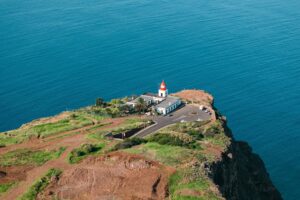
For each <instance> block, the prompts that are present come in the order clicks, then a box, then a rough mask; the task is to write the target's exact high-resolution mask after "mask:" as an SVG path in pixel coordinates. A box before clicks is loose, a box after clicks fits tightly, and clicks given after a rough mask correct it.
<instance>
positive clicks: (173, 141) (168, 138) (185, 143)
mask: <svg viewBox="0 0 300 200" xmlns="http://www.w3.org/2000/svg"><path fill="white" fill-rule="evenodd" d="M148 140H149V141H150V142H157V143H158V144H161V145H171V146H180V147H186V148H190V149H195V148H200V145H199V144H198V143H197V142H196V140H190V139H184V138H183V137H179V136H175V135H171V134H164V133H156V134H154V135H152V136H151V137H149V139H148Z"/></svg>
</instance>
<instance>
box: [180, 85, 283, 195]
mask: <svg viewBox="0 0 300 200" xmlns="http://www.w3.org/2000/svg"><path fill="white" fill-rule="evenodd" d="M177 96H180V97H182V98H183V99H185V100H187V101H190V102H193V103H196V104H201V105H205V106H208V107H210V108H211V110H213V111H214V115H213V118H214V119H215V120H217V119H219V120H221V121H222V122H223V123H222V126H223V128H224V131H225V134H226V136H227V137H229V138H230V140H231V142H230V145H229V146H228V147H227V148H226V150H225V151H224V152H222V153H221V157H220V158H219V159H217V160H216V161H215V162H211V163H206V165H205V168H206V170H207V172H208V175H209V176H210V177H211V178H212V179H213V181H214V183H215V184H216V185H218V187H219V190H220V192H221V193H222V195H223V196H224V197H225V198H226V199H229V200H280V199H282V197H281V195H280V193H279V191H278V190H277V189H276V188H275V186H274V185H273V183H272V181H271V179H270V177H269V174H268V172H267V170H266V168H265V165H264V162H263V161H262V159H261V158H260V157H259V155H257V154H255V153H253V152H252V149H251V147H250V146H249V144H248V143H247V142H243V141H236V140H235V139H234V137H233V134H232V132H231V130H230V128H229V127H228V126H227V123H226V118H225V117H224V116H222V115H221V114H220V113H219V112H218V110H217V109H216V108H215V107H214V99H213V97H212V96H211V95H209V94H207V93H206V92H204V91H200V90H185V91H182V92H179V93H178V94H177Z"/></svg>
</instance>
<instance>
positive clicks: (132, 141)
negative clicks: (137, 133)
mask: <svg viewBox="0 0 300 200" xmlns="http://www.w3.org/2000/svg"><path fill="white" fill-rule="evenodd" d="M146 142H147V140H145V139H142V138H137V137H133V138H127V139H125V140H124V141H123V142H120V143H118V144H116V145H115V147H114V148H113V150H120V149H128V148H131V147H133V146H136V145H140V144H142V143H146Z"/></svg>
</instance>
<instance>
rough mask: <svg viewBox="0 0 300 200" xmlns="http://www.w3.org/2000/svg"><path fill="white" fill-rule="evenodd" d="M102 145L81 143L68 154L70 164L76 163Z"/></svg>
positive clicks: (102, 145)
mask: <svg viewBox="0 0 300 200" xmlns="http://www.w3.org/2000/svg"><path fill="white" fill-rule="evenodd" d="M103 147H104V143H100V144H83V145H81V146H80V147H79V148H76V149H73V150H72V151H71V153H70V155H69V162H70V163H71V164H74V163H78V162H79V161H81V160H82V159H83V158H85V157H86V156H88V155H91V154H95V153H97V152H99V151H100V150H101V149H102V148H103Z"/></svg>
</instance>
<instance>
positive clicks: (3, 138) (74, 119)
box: [0, 112, 93, 146]
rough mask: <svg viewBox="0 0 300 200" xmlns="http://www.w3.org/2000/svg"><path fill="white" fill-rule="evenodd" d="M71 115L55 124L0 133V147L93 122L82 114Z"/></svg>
mask: <svg viewBox="0 0 300 200" xmlns="http://www.w3.org/2000/svg"><path fill="white" fill-rule="evenodd" d="M76 113H77V112H75V114H71V115H70V117H67V118H66V119H63V120H60V121H57V122H55V123H44V124H39V125H36V126H32V127H30V128H20V129H17V130H13V131H8V132H6V133H0V146H7V145H12V144H17V143H21V142H23V141H24V140H27V139H29V138H31V137H37V138H44V137H48V136H50V135H54V134H57V133H61V132H64V131H70V130H74V129H77V128H81V127H84V126H87V125H91V124H92V123H93V122H92V121H91V120H89V119H87V118H86V117H85V116H84V115H82V114H76Z"/></svg>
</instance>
